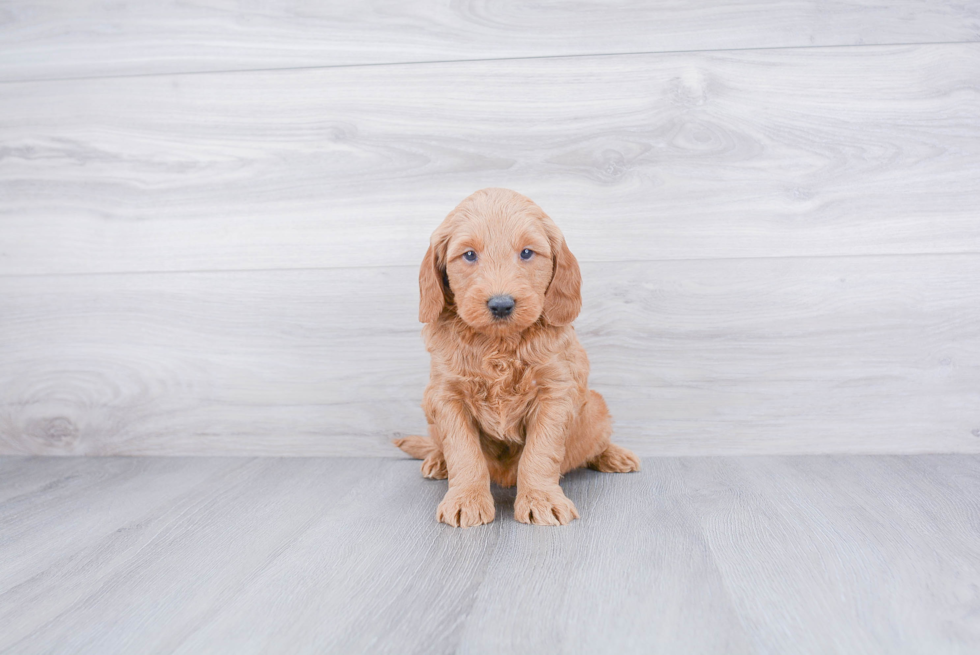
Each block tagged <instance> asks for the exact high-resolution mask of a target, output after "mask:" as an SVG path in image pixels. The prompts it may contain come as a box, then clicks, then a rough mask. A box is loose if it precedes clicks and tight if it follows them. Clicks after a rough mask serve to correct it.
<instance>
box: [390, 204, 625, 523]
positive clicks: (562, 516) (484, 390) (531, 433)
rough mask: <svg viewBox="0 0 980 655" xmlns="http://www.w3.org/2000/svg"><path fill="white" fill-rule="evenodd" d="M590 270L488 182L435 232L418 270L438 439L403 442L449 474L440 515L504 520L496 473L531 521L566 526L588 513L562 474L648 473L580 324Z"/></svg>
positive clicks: (433, 433)
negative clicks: (623, 441) (617, 430)
mask: <svg viewBox="0 0 980 655" xmlns="http://www.w3.org/2000/svg"><path fill="white" fill-rule="evenodd" d="M581 280H582V278H581V274H580V272H579V267H578V262H577V261H576V260H575V257H574V256H573V255H572V253H571V251H569V249H568V246H566V245H565V239H564V237H563V236H562V234H561V232H560V231H559V230H558V226H556V225H555V224H554V222H553V221H552V220H551V219H550V218H549V217H548V216H547V215H546V214H545V213H544V212H543V211H542V210H541V208H540V207H538V206H537V205H536V204H534V203H533V202H531V200H529V199H528V198H525V197H524V196H522V195H520V194H519V193H515V192H514V191H509V190H507V189H483V190H482V191H477V192H476V193H474V194H473V195H471V196H470V197H469V198H467V199H466V200H464V201H463V202H462V203H460V205H459V206H458V207H456V209H454V210H453V211H452V212H450V213H449V216H447V217H446V220H444V221H443V222H442V225H440V226H439V227H438V228H437V229H436V231H435V232H434V233H433V234H432V239H431V241H430V244H429V249H428V251H427V252H426V253H425V259H423V260H422V269H421V271H420V272H419V287H420V289H421V293H422V298H421V304H420V307H419V320H420V321H422V322H423V323H426V324H427V325H426V326H425V328H424V329H423V334H424V336H425V342H426V347H427V348H428V350H429V353H431V355H432V367H431V373H430V379H429V386H428V387H426V390H425V395H424V399H423V401H422V409H423V410H425V416H426V418H427V419H428V422H429V437H428V438H426V437H419V436H412V437H405V438H403V439H396V440H395V444H396V445H397V446H398V447H399V448H401V449H402V450H404V451H405V452H407V453H408V454H409V455H412V456H413V457H416V458H418V459H424V460H425V461H424V462H423V463H422V474H423V475H424V476H425V477H427V478H436V479H444V478H446V477H448V478H449V490H448V491H447V492H446V496H445V498H443V500H442V502H441V503H439V509H438V511H437V514H436V515H437V517H438V519H439V520H440V521H442V522H444V523H448V524H449V525H454V526H461V527H469V526H473V525H480V524H481V523H489V522H491V521H492V520H493V516H494V503H493V496H492V495H491V494H490V481H491V480H493V481H494V482H496V483H497V484H500V485H502V486H505V487H510V486H513V485H514V484H515V483H516V484H517V497H516V499H515V502H514V517H515V518H516V519H517V520H518V521H522V522H524V523H536V524H540V525H563V524H565V523H568V522H569V521H571V520H572V519H575V518H578V511H577V510H576V509H575V505H573V504H572V501H570V500H569V499H568V498H566V497H565V494H564V493H563V492H562V490H561V487H560V486H559V485H558V480H559V478H560V477H561V475H562V474H563V473H565V472H567V471H570V470H572V469H574V468H578V467H580V466H588V467H590V468H593V469H596V470H599V471H612V472H619V473H623V472H627V471H638V470H639V468H640V461H639V459H637V457H636V455H634V454H633V453H631V452H630V451H628V450H626V449H625V448H621V447H619V446H617V445H616V444H613V443H611V442H610V441H609V435H610V434H611V432H612V421H611V419H610V417H609V411H608V410H607V409H606V403H605V401H603V399H602V396H600V395H599V394H598V393H596V392H595V391H590V390H589V387H588V377H589V359H588V357H586V354H585V349H584V348H582V346H581V344H579V342H578V339H577V338H576V337H575V329H574V328H573V327H572V326H571V322H572V321H573V320H575V317H576V316H578V313H579V310H580V309H581V308H582V297H581V295H580V293H579V287H580V285H581Z"/></svg>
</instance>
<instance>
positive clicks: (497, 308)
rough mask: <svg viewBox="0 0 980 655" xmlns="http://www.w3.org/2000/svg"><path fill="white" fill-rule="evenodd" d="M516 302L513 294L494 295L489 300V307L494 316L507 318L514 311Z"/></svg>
mask: <svg viewBox="0 0 980 655" xmlns="http://www.w3.org/2000/svg"><path fill="white" fill-rule="evenodd" d="M515 304H516V303H515V302H514V299H513V298H512V297H511V296H494V297H493V298H491V299H490V300H488V301H487V307H488V308H489V309H490V313H491V314H493V317H494V318H507V317H508V316H510V314H511V312H513V311H514V305H515Z"/></svg>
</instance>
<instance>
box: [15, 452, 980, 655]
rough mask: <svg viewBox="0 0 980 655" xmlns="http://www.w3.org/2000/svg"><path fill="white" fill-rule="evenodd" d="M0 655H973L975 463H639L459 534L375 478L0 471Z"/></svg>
mask: <svg viewBox="0 0 980 655" xmlns="http://www.w3.org/2000/svg"><path fill="white" fill-rule="evenodd" d="M10 475H14V476H16V477H17V478H19V479H20V480H21V483H20V486H21V489H22V493H21V494H20V495H17V496H14V497H10V498H5V499H3V500H2V501H0V624H2V625H4V626H5V629H4V630H3V631H0V652H4V653H18V654H29V653H50V652H73V653H99V654H100V655H101V654H111V653H128V652H133V650H134V649H136V650H139V651H140V652H144V653H163V652H167V653H171V652H173V653H201V652H235V653H242V654H245V653H258V652H270V651H276V652H293V653H313V652H337V653H341V652H343V653H355V652H372V653H427V654H429V653H436V654H438V653H501V652H507V653H516V654H522V653H528V654H530V653H534V654H539V655H547V654H550V653H617V654H618V653H650V652H671V653H718V652H724V653H733V654H741V653H788V652H792V653H801V654H810V653H813V654H822V653H830V652H846V653H895V654H901V653H930V654H935V655H945V654H952V653H963V654H966V653H973V652H976V651H977V649H980V620H978V618H977V602H978V598H977V592H976V590H977V588H978V586H980V529H978V524H977V520H976V517H977V516H978V512H980V504H978V501H977V499H978V498H980V459H978V458H977V457H976V456H968V455H944V456H914V457H897V456H848V457H840V456H837V457H830V456H815V457H796V458H792V457H741V458H736V457H729V458H702V457H696V458H681V459H671V458H651V459H646V460H645V461H644V469H643V471H642V472H641V473H636V474H629V475H610V474H600V473H596V472H592V471H577V472H574V473H573V474H571V475H569V476H567V477H566V479H565V480H564V481H563V486H564V488H565V491H566V493H567V494H568V496H569V497H570V498H571V499H572V500H573V501H574V502H575V503H576V504H577V505H578V507H579V509H580V510H581V512H582V518H581V519H580V520H578V521H575V522H573V523H572V524H571V525H569V526H565V527H562V528H548V527H536V526H526V525H522V524H519V523H516V522H515V521H514V519H513V517H512V510H513V493H512V492H509V491H503V490H495V497H496V500H497V519H496V521H495V522H494V523H493V524H491V525H488V526H481V527H478V528H472V529H468V530H459V529H454V528H449V527H447V526H444V525H441V524H438V523H437V522H436V521H435V517H434V513H435V506H436V504H437V503H438V500H439V498H440V497H441V495H442V493H444V491H445V486H446V483H445V482H441V481H440V482H436V481H428V480H423V479H422V478H421V477H420V475H419V472H418V467H417V463H413V462H404V461H396V460H386V459H380V458H375V459H360V460H357V459H317V458H297V459H276V458H264V459H257V460H256V459H235V458H219V459H211V458H191V459H180V458H123V459H120V458H63V459H59V458H42V459H33V460H24V459H19V458H5V459H2V460H0V484H4V483H3V482H2V481H4V480H6V479H7V477H8V476H10Z"/></svg>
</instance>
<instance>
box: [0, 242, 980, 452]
mask: <svg viewBox="0 0 980 655" xmlns="http://www.w3.org/2000/svg"><path fill="white" fill-rule="evenodd" d="M583 271H584V279H585V287H584V294H585V305H584V308H583V312H582V316H581V317H580V318H579V320H578V321H577V322H576V326H577V331H578V334H579V337H580V339H581V341H582V342H583V344H584V345H585V346H586V348H587V349H588V352H589V356H590V358H591V362H592V375H591V382H592V386H593V387H594V388H595V389H597V390H599V391H600V392H601V393H603V394H604V395H605V397H606V399H607V402H608V404H609V406H610V409H611V410H612V413H613V417H614V418H615V420H616V434H617V438H618V439H619V440H620V441H621V442H622V443H624V444H626V445H629V446H630V447H632V448H634V449H635V450H636V451H637V452H639V453H640V454H641V455H660V454H726V453H727V454H731V453H805V452H879V453H896V452H906V453H907V452H978V451H980V330H978V326H980V306H978V304H977V303H976V301H975V295H976V293H975V289H974V287H975V286H976V280H978V279H980V255H939V256H937V255H922V256H897V257H856V258H854V257H841V258H798V257H797V258H787V259H754V260H752V259H749V260H713V261H671V262H631V263H616V264H586V265H584V266H583ZM417 288H418V284H417V269H416V267H414V266H413V267H385V268H364V269H339V270H338V269H334V270H320V271H279V272H270V271H265V272H263V271H257V272H235V273H213V272H212V273H197V274H188V273H180V274H148V275H130V276H126V275H101V276H69V277H61V276H55V277H31V276H29V277H6V278H3V277H0V315H2V316H3V320H2V321H0V361H2V362H4V366H3V367H0V452H5V453H7V454H50V455H53V454H74V455H83V454H84V455H119V454H125V455H195V454H196V455H242V454H245V455H367V454H369V455H385V454H393V453H394V449H393V446H391V445H390V444H389V443H388V439H390V438H391V437H392V436H394V435H395V434H396V433H411V432H415V433H424V430H425V420H424V418H423V415H422V412H421V409H420V408H419V403H420V402H421V398H422V391H423V389H424V387H425V384H426V382H427V379H428V355H427V353H426V352H425V349H424V347H423V345H422V341H421V337H420V331H421V325H420V324H419V323H418V318H417V317H418V291H417Z"/></svg>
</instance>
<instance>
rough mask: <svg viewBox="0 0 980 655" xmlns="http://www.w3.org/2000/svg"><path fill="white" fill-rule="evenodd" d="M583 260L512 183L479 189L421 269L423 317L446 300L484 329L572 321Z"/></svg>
mask: <svg viewBox="0 0 980 655" xmlns="http://www.w3.org/2000/svg"><path fill="white" fill-rule="evenodd" d="M580 282H581V276H580V275H579V268H578V263H577V262H576V261H575V257H574V256H573V255H572V253H571V252H570V251H569V250H568V247H567V246H566V245H565V240H564V237H562V234H561V232H560V231H559V230H558V227H557V226H556V225H555V224H554V222H553V221H552V220H551V219H550V218H549V217H548V216H547V215H546V214H545V213H544V212H543V211H542V210H541V208H540V207H538V206H537V205H536V204H534V203H533V202H531V201H530V200H529V199H528V198H525V197H524V196H522V195H520V194H519V193H516V192H514V191H509V190H507V189H484V190H482V191H477V192H476V193H474V194H473V195H471V196H470V197H469V198H467V199H466V200H464V201H463V202H462V203H460V205H459V206H458V207H457V208H456V209H454V210H453V211H452V212H451V213H450V214H449V216H447V217H446V220H445V221H443V223H442V225H440V226H439V228H438V229H437V230H436V231H435V232H434V233H433V235H432V240H431V243H430V246H429V250H428V252H427V253H426V257H425V260H424V261H423V262H422V268H421V271H420V273H419V286H420V288H421V292H422V293H421V305H420V311H419V317H420V320H422V322H424V323H429V322H432V321H435V320H436V319H438V317H439V316H440V315H441V314H442V312H443V311H445V310H446V308H447V307H452V308H454V309H455V312H456V314H457V315H458V316H459V317H460V318H461V319H462V320H463V321H465V322H466V323H467V325H469V326H470V327H472V328H474V329H475V330H478V331H480V332H484V333H490V334H499V335H502V334H506V333H509V332H515V331H521V330H524V329H526V328H528V327H529V326H531V325H532V324H534V323H535V322H536V321H537V320H538V319H539V318H541V317H542V316H543V317H544V319H545V321H547V322H549V323H551V324H553V325H567V324H568V323H570V322H571V321H572V320H574V318H575V316H577V315H578V311H579V309H580V308H581V303H582V301H581V296H580V295H579V286H580Z"/></svg>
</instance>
